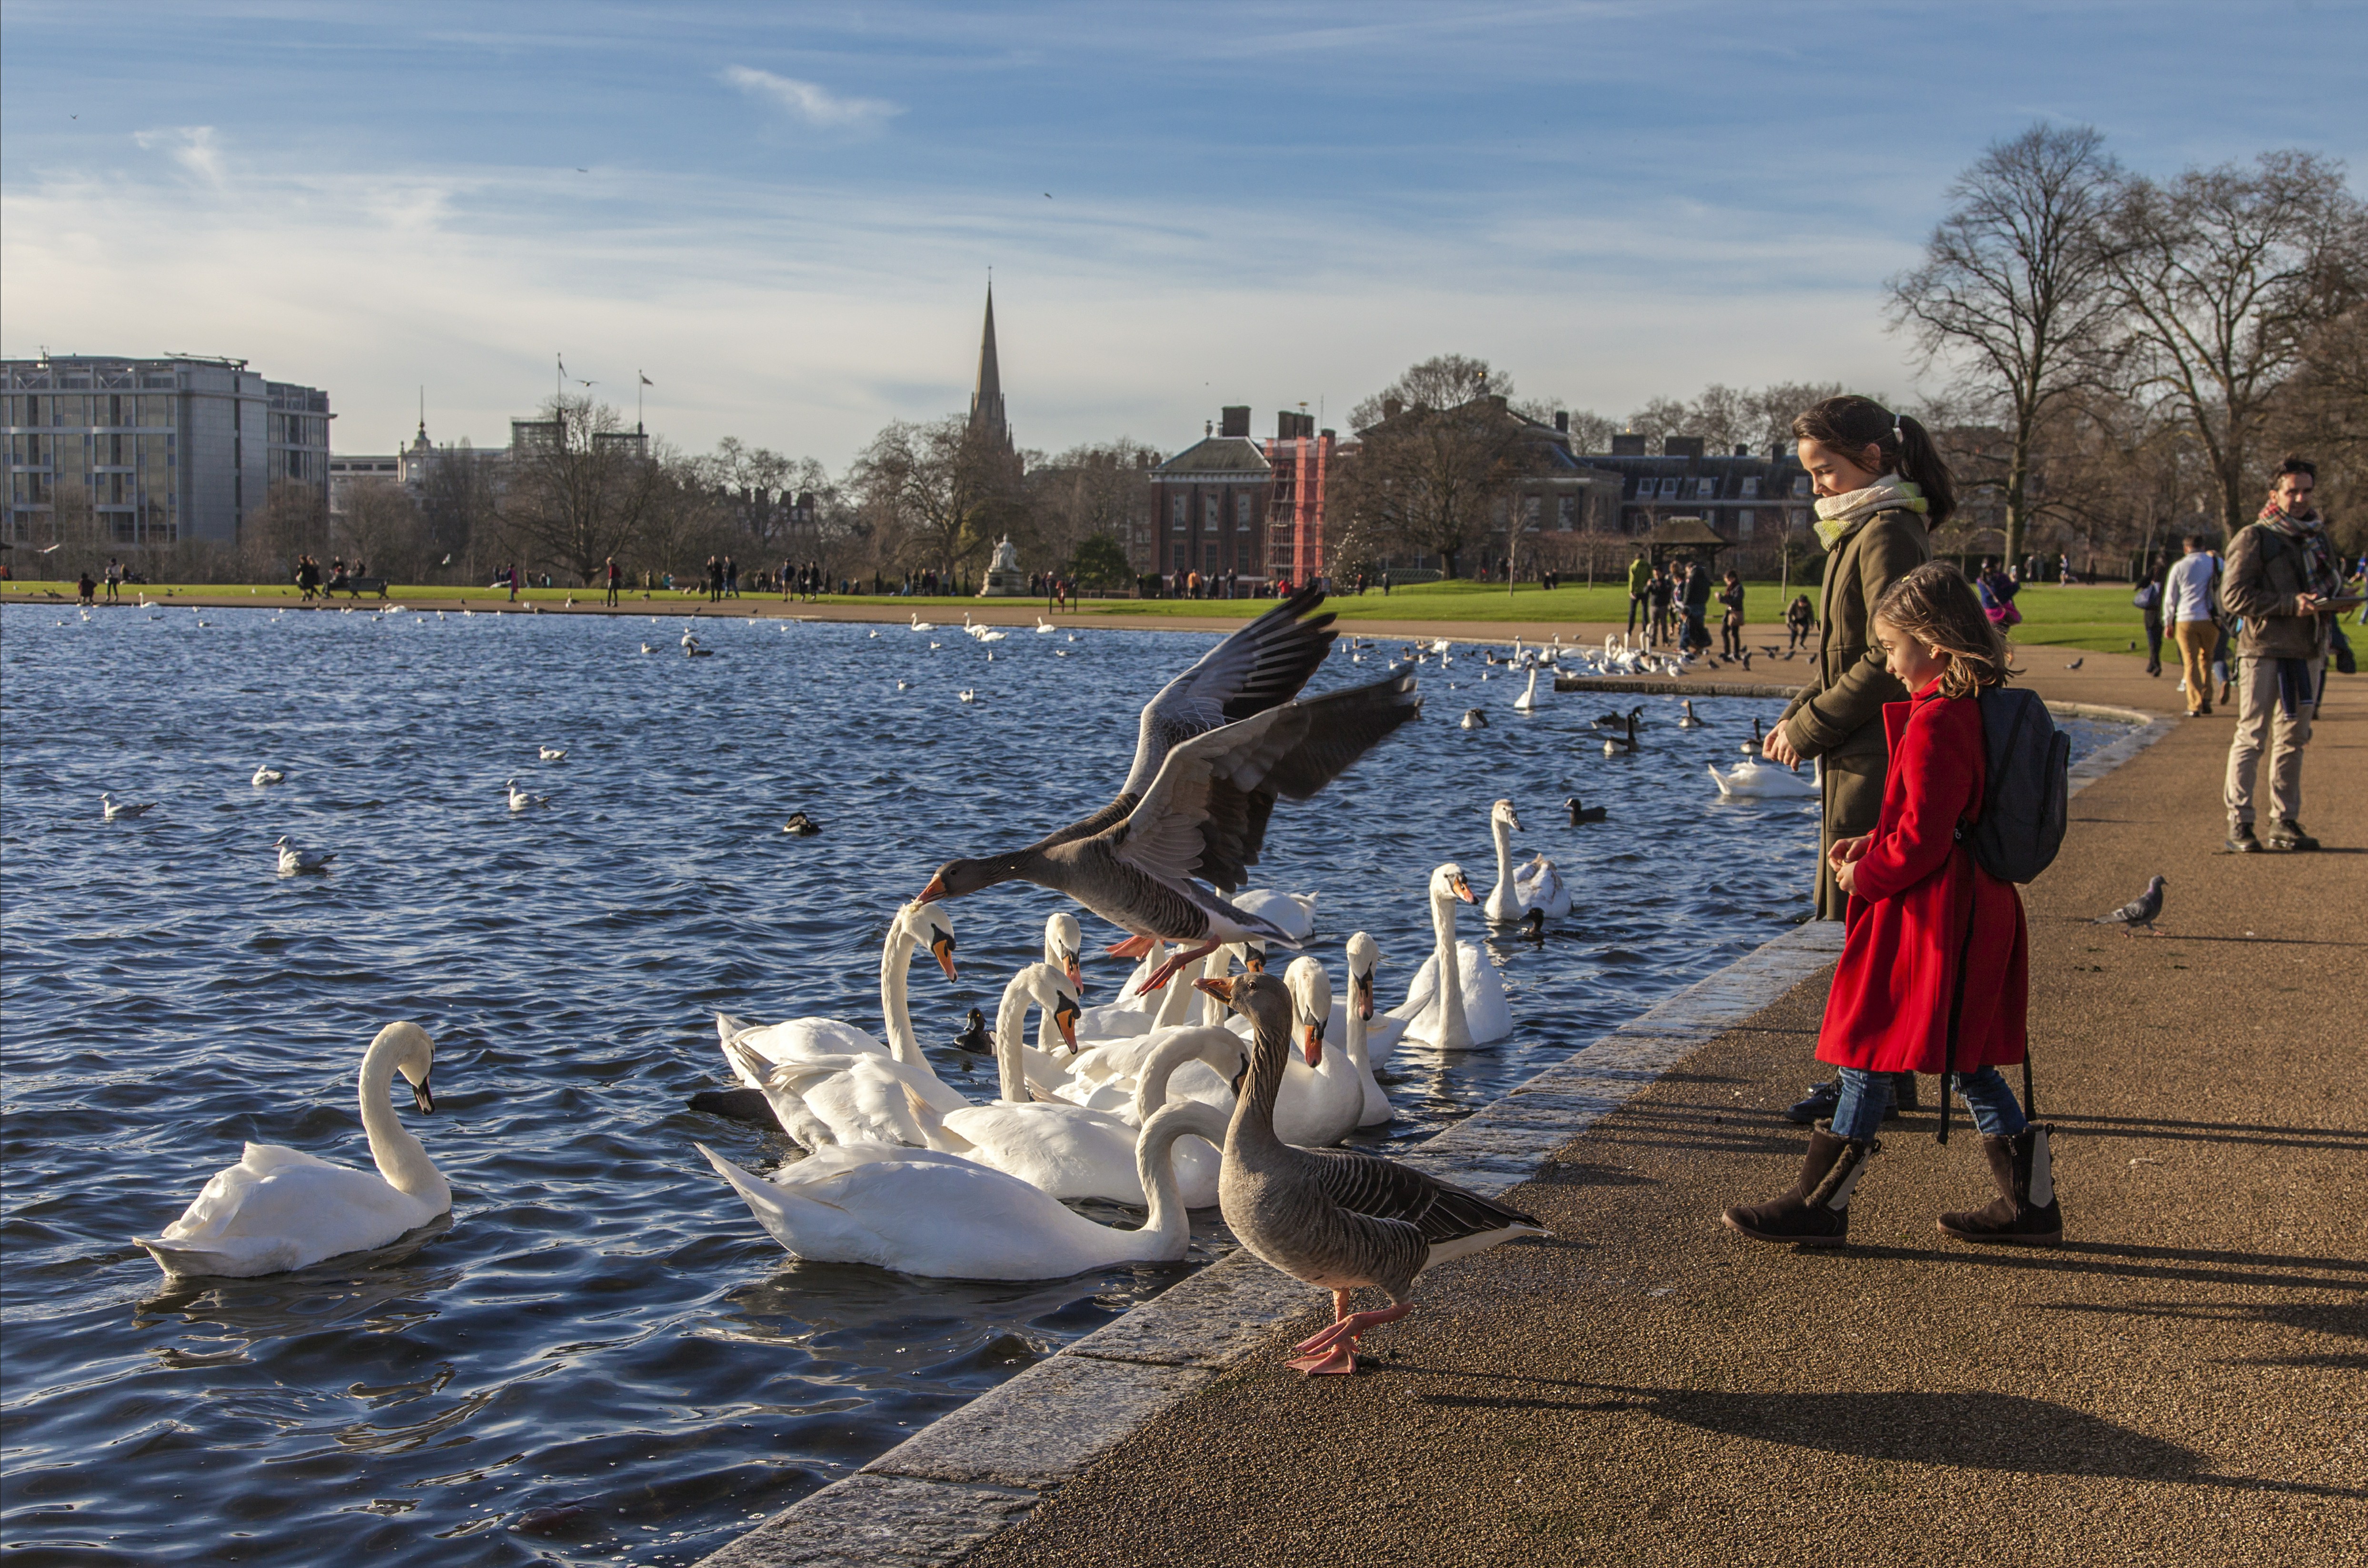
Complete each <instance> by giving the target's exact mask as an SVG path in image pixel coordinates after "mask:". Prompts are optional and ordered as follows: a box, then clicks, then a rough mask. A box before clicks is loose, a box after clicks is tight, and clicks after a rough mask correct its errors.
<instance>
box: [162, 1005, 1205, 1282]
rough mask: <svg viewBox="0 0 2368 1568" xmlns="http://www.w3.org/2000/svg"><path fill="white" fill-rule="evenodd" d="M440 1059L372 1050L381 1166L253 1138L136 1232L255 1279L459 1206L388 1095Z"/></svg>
mask: <svg viewBox="0 0 2368 1568" xmlns="http://www.w3.org/2000/svg"><path fill="white" fill-rule="evenodd" d="M435 1061H436V1043H435V1041H433V1040H429V1039H428V1038H427V1030H425V1029H423V1028H420V1027H419V1026H418V1025H417V1024H408V1023H398V1024H389V1025H387V1026H386V1028H382V1029H381V1030H379V1031H378V1038H377V1039H375V1040H371V1041H370V1049H369V1050H368V1051H364V1052H363V1053H362V1070H361V1102H362V1127H363V1129H364V1130H365V1131H367V1132H369V1134H370V1157H371V1158H372V1159H374V1160H375V1161H377V1162H378V1170H377V1171H376V1172H375V1173H372V1172H370V1171H363V1170H356V1169H355V1168H354V1167H353V1166H351V1165H336V1164H333V1163H332V1162H330V1161H327V1160H324V1159H322V1158H320V1157H319V1156H317V1155H314V1154H307V1153H303V1152H302V1150H297V1149H288V1148H282V1147H280V1146H279V1144H276V1143H249V1144H248V1145H247V1146H246V1150H245V1153H244V1154H243V1155H241V1156H240V1159H239V1162H238V1164H236V1165H232V1166H231V1167H230V1168H228V1169H227V1170H224V1171H222V1172H220V1173H218V1174H217V1175H216V1176H214V1178H213V1179H212V1180H211V1181H209V1182H208V1183H206V1186H205V1190H204V1191H202V1192H200V1193H199V1194H198V1196H197V1198H196V1199H195V1200H194V1201H193V1202H191V1203H190V1205H189V1206H188V1209H187V1210H183V1211H182V1214H181V1217H180V1218H179V1219H177V1220H176V1221H173V1222H172V1223H171V1224H169V1225H167V1226H165V1229H164V1231H163V1233H160V1234H158V1235H155V1236H153V1237H145V1236H134V1237H133V1238H132V1242H133V1244H135V1245H137V1246H142V1247H145V1248H146V1249H147V1251H148V1255H149V1256H151V1257H153V1258H154V1259H155V1260H156V1262H157V1265H158V1267H162V1268H163V1269H164V1270H165V1273H167V1274H193V1275H215V1276H221V1277H223V1278H233V1279H246V1278H254V1277H255V1276H256V1275H259V1274H281V1273H285V1272H286V1271H288V1270H289V1269H291V1268H306V1267H311V1266H312V1265H313V1264H315V1263H319V1262H321V1261H322V1260H324V1258H332V1257H337V1256H343V1255H344V1254H346V1253H349V1252H364V1251H367V1250H369V1249H370V1248H371V1247H380V1246H384V1245H386V1244H387V1243H389V1242H391V1241H393V1240H394V1239H395V1238H396V1237H398V1236H400V1235H402V1234H403V1233H404V1232H406V1231H410V1230H415V1229H416V1228H417V1227H419V1226H421V1225H424V1224H426V1223H427V1222H428V1221H430V1220H433V1219H435V1218H436V1217H437V1216H438V1215H439V1214H443V1213H447V1212H449V1211H450V1210H451V1207H452V1189H451V1188H450V1187H448V1186H446V1185H445V1181H444V1177H443V1176H441V1175H439V1174H438V1171H437V1169H436V1167H435V1166H434V1165H431V1164H429V1163H428V1159H427V1150H426V1149H424V1148H422V1147H421V1146H420V1143H419V1140H418V1139H416V1138H414V1137H413V1136H412V1135H411V1134H410V1132H409V1131H406V1130H405V1129H404V1125H403V1121H402V1119H400V1118H399V1117H397V1116H396V1115H395V1113H394V1110H393V1108H392V1107H391V1106H389V1105H388V1104H387V1089H388V1087H389V1086H390V1085H392V1084H393V1078H394V1074H397V1073H401V1074H403V1075H404V1077H405V1078H407V1079H409V1080H410V1081H411V1087H412V1097H413V1099H414V1100H415V1101H416V1103H417V1105H418V1107H419V1108H420V1109H421V1110H423V1111H432V1110H434V1109H435V1108H436V1096H434V1095H433V1094H431V1093H430V1092H429V1090H428V1087H427V1074H428V1069H429V1068H430V1067H431V1066H433V1065H434V1063H435ZM1219 1136H1220V1137H1222V1136H1223V1132H1222V1131H1220V1133H1219Z"/></svg>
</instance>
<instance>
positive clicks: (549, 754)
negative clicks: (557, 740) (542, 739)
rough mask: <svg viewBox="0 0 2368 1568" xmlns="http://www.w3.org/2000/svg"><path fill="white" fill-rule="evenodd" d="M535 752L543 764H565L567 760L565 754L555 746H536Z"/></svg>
mask: <svg viewBox="0 0 2368 1568" xmlns="http://www.w3.org/2000/svg"><path fill="white" fill-rule="evenodd" d="M535 751H536V755H538V756H541V758H542V760H543V761H545V762H565V761H566V760H567V754H566V753H565V752H564V751H562V750H560V749H559V748H558V747H557V746H538V747H536V748H535Z"/></svg>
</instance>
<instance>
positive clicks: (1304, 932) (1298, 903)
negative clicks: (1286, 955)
mask: <svg viewBox="0 0 2368 1568" xmlns="http://www.w3.org/2000/svg"><path fill="white" fill-rule="evenodd" d="M1226 897H1227V899H1228V901H1229V902H1230V903H1232V904H1233V906H1234V907H1235V909H1239V910H1243V911H1246V912H1247V913H1248V914H1251V915H1257V916H1258V918H1259V919H1261V920H1266V921H1269V922H1270V923H1272V925H1273V926H1274V927H1275V929H1277V930H1279V931H1281V933H1282V934H1283V935H1284V936H1286V937H1290V938H1291V939H1292V940H1293V941H1295V942H1304V941H1305V940H1306V939H1307V938H1308V937H1312V936H1314V935H1315V899H1316V895H1315V893H1312V892H1269V891H1268V890H1267V889H1265V888H1251V889H1248V890H1247V891H1246V892H1238V893H1229V894H1227V895H1226Z"/></svg>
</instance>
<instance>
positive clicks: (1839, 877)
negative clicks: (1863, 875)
mask: <svg viewBox="0 0 2368 1568" xmlns="http://www.w3.org/2000/svg"><path fill="white" fill-rule="evenodd" d="M1834 847H1835V848H1837V849H1839V848H1840V847H1841V846H1839V845H1836V846H1834ZM1834 886H1836V887H1838V888H1839V889H1841V890H1842V892H1845V893H1847V894H1849V895H1850V897H1852V898H1856V897H1857V896H1858V864H1857V862H1856V861H1854V860H1837V861H1835V862H1834Z"/></svg>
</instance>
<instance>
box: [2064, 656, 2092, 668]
mask: <svg viewBox="0 0 2368 1568" xmlns="http://www.w3.org/2000/svg"><path fill="white" fill-rule="evenodd" d="M2088 662H2089V655H2088V654H2086V653H2083V654H2081V655H2080V656H2079V657H2078V658H2077V659H2075V660H2073V661H2072V662H2071V663H2070V664H2068V665H2065V666H2064V667H2065V668H2066V669H2067V670H2077V669H2078V668H2079V667H2080V666H2081V665H2084V664H2087V663H2088Z"/></svg>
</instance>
